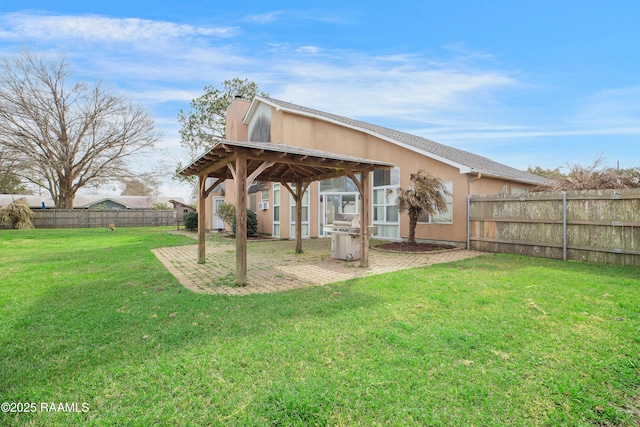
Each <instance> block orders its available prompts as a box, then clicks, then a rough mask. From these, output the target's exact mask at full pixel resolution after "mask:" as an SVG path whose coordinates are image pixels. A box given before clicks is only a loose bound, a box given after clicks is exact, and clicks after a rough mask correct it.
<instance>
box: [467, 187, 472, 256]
mask: <svg viewBox="0 0 640 427" xmlns="http://www.w3.org/2000/svg"><path fill="white" fill-rule="evenodd" d="M467 250H468V251H470V250H471V194H468V195H467Z"/></svg>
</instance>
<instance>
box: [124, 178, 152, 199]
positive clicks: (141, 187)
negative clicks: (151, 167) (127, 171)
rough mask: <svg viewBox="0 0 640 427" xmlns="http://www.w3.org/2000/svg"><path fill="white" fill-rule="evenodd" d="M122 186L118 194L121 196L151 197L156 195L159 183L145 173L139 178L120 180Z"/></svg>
mask: <svg viewBox="0 0 640 427" xmlns="http://www.w3.org/2000/svg"><path fill="white" fill-rule="evenodd" d="M120 182H122V183H123V184H124V189H123V190H122V192H121V193H120V195H122V196H152V197H155V196H157V195H158V187H159V186H160V182H159V181H158V179H157V178H156V177H154V176H153V175H152V174H150V173H145V174H142V175H140V176H139V177H133V178H132V177H126V178H122V179H121V180H120Z"/></svg>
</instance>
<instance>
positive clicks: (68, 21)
mask: <svg viewBox="0 0 640 427" xmlns="http://www.w3.org/2000/svg"><path fill="white" fill-rule="evenodd" d="M0 23H1V25H2V28H1V29H0V37H1V38H4V39H22V40H24V39H35V40H41V39H53V40H57V39H83V40H88V41H93V42H96V41H102V42H105V41H111V42H123V43H133V42H140V41H147V42H149V41H152V42H153V43H154V44H156V43H157V41H158V40H164V41H166V40H169V39H176V38H185V37H215V38H228V37H232V36H234V35H236V33H237V28H234V27H195V26H192V25H186V24H176V23H173V22H166V21H151V20H146V19H138V18H124V19H120V18H109V17H104V16H97V15H81V16H71V15H43V14H32V13H10V14H5V15H4V16H2V19H1V21H0Z"/></svg>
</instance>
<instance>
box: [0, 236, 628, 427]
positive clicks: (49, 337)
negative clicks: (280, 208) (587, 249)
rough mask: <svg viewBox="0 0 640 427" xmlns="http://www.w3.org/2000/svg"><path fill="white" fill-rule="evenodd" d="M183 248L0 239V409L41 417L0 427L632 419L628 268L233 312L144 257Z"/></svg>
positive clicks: (294, 297)
mask: <svg viewBox="0 0 640 427" xmlns="http://www.w3.org/2000/svg"><path fill="white" fill-rule="evenodd" d="M186 243H193V240H190V239H188V238H187V237H183V236H179V235H172V234H169V233H168V232H167V229H127V228H118V230H117V231H116V232H114V233H107V232H106V231H105V230H102V229H87V230H32V231H13V230H2V231H0V401H1V402H14V403H16V402H21V403H32V402H33V403H36V404H37V409H38V411H37V412H35V413H0V425H38V426H41V425H105V426H113V425H123V426H124V425H126V426H130V425H140V426H149V425H158V426H164V425H185V426H191V425H237V426H247V425H256V426H263V425H274V426H286V425H305V426H306V425H345V426H353V425H362V426H372V425H384V426H387V425H430V426H431V425H436V426H437V425H442V426H463V425H476V426H493V425H523V426H525V425H526V426H530V425H533V426H535V425H569V426H571V425H575V426H601V425H611V426H637V425H638V424H639V423H640V270H639V269H637V268H624V267H616V266H601V265H591V264H580V263H563V262H556V261H550V260H544V259H535V258H524V257H517V256H504V255H487V256H482V257H479V258H475V259H471V260H466V261H462V262H457V263H452V264H441V265H436V266H431V267H425V268H419V269H413V270H405V271H401V272H396V273H392V274H386V275H381V276H374V277H368V278H364V279H358V280H352V281H348V282H344V283H335V284H332V285H330V286H322V287H315V288H306V289H300V290H296V291H289V292H283V293H278V294H271V295H254V296H247V297H226V296H219V295H198V294H194V293H192V292H190V291H187V290H185V289H183V288H182V286H181V285H180V284H179V283H178V282H177V281H176V280H175V279H174V278H173V277H172V276H171V275H170V274H169V273H168V272H167V271H165V270H164V268H163V266H162V265H161V264H160V262H159V261H158V260H157V259H156V258H155V257H154V255H153V254H152V253H151V252H150V250H149V249H150V248H154V247H158V246H168V245H181V244H186ZM212 244H215V242H212ZM42 402H44V403H47V404H51V403H56V404H59V403H63V404H64V403H65V402H66V403H69V404H71V403H76V404H77V405H78V406H77V408H78V410H79V411H80V412H71V413H63V412H43V411H41V410H40V409H41V407H40V404H41V403H42ZM83 403H86V407H85V408H83V407H82V405H83ZM15 408H17V405H14V409H15ZM82 409H88V410H87V411H86V412H82Z"/></svg>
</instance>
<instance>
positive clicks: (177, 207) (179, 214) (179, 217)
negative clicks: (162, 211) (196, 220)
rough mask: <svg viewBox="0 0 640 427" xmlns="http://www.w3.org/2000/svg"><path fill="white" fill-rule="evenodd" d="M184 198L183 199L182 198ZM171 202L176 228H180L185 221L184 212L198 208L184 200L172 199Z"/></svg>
mask: <svg viewBox="0 0 640 427" xmlns="http://www.w3.org/2000/svg"><path fill="white" fill-rule="evenodd" d="M180 200H182V199H180ZM169 203H171V205H173V221H174V225H175V226H176V228H178V229H180V225H181V224H182V223H183V222H184V214H186V213H188V212H195V211H196V208H194V207H193V206H190V205H187V204H186V203H184V202H183V201H178V200H174V199H171V200H169Z"/></svg>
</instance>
